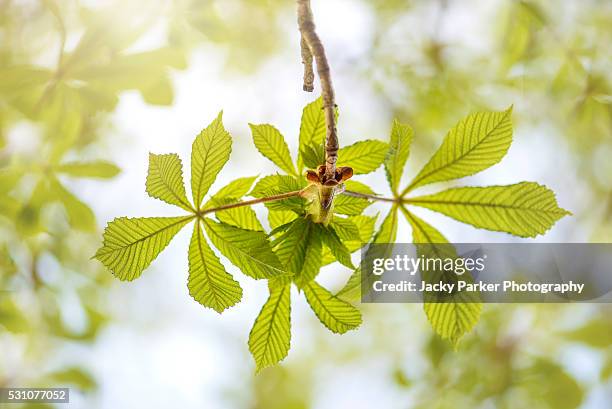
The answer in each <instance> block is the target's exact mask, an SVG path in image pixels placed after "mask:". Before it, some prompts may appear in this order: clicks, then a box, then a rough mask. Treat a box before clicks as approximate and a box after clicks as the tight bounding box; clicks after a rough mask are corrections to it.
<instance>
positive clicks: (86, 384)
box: [44, 366, 98, 392]
mask: <svg viewBox="0 0 612 409" xmlns="http://www.w3.org/2000/svg"><path fill="white" fill-rule="evenodd" d="M44 378H45V379H46V380H47V381H48V382H49V383H50V384H51V385H54V387H59V386H74V387H76V388H78V389H79V390H80V391H83V392H92V391H94V390H96V388H97V387H98V385H97V383H96V379H95V378H94V377H93V376H92V375H91V374H89V373H88V372H86V371H85V370H84V369H82V368H79V367H76V366H69V367H67V368H63V369H61V370H59V371H55V372H51V373H49V374H46V375H45V377H44Z"/></svg>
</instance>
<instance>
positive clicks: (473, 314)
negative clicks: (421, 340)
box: [400, 207, 482, 346]
mask: <svg viewBox="0 0 612 409" xmlns="http://www.w3.org/2000/svg"><path fill="white" fill-rule="evenodd" d="M400 209H401V210H402V212H403V213H404V216H406V220H407V221H408V223H410V226H411V227H412V241H413V242H414V243H415V244H432V243H433V244H446V243H448V240H446V238H445V237H444V236H443V235H442V233H440V232H439V231H438V230H437V229H435V228H434V227H433V226H431V225H430V224H428V223H426V222H425V221H423V220H422V219H420V218H419V217H417V216H415V215H414V214H412V213H410V212H408V211H407V210H406V209H404V208H403V207H402V208H400ZM428 248H430V249H431V247H429V246H428ZM433 248H434V249H435V247H433ZM444 248H447V246H444ZM452 299H453V301H452V302H451V301H447V302H441V303H437V302H425V303H424V305H423V309H424V310H425V314H426V315H427V319H428V320H429V322H430V324H431V326H432V328H433V329H434V331H436V333H437V334H438V335H440V337H442V338H443V339H448V340H449V341H450V342H451V343H452V344H453V345H454V346H456V345H457V343H458V342H459V340H460V339H461V337H463V335H465V334H466V333H468V332H470V331H471V330H472V329H473V328H474V326H475V325H476V323H477V322H478V320H479V319H480V314H481V313H482V303H480V302H478V298H477V297H475V296H474V294H472V293H467V292H465V291H462V292H458V293H455V294H453V296H452Z"/></svg>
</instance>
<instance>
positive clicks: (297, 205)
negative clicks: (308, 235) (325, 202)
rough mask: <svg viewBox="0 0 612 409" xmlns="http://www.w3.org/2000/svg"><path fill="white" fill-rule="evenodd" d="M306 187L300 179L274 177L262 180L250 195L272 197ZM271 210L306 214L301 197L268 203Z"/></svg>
mask: <svg viewBox="0 0 612 409" xmlns="http://www.w3.org/2000/svg"><path fill="white" fill-rule="evenodd" d="M302 187H304V184H303V183H300V181H299V180H298V179H296V178H295V177H293V176H288V175H272V176H266V177H264V178H262V179H260V180H259V181H258V182H257V184H256V185H255V187H254V188H253V190H252V191H251V193H250V195H251V196H253V197H256V198H261V197H265V196H272V195H277V194H281V193H288V192H295V191H297V190H300V189H302ZM266 207H267V208H268V209H269V210H292V211H294V212H296V213H298V214H302V213H303V212H304V200H303V199H302V198H300V197H291V198H289V199H285V200H278V201H274V202H269V203H266Z"/></svg>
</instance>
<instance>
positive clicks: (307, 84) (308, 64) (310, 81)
mask: <svg viewBox="0 0 612 409" xmlns="http://www.w3.org/2000/svg"><path fill="white" fill-rule="evenodd" d="M300 48H301V49H302V64H304V86H303V89H304V91H306V92H312V91H314V71H313V69H312V53H311V52H310V47H308V43H307V42H306V40H305V39H304V36H302V39H301V40H300Z"/></svg>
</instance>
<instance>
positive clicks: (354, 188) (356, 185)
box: [344, 180, 376, 195]
mask: <svg viewBox="0 0 612 409" xmlns="http://www.w3.org/2000/svg"><path fill="white" fill-rule="evenodd" d="M344 187H345V188H346V190H349V191H351V192H356V193H364V194H366V195H375V194H376V193H375V192H374V191H373V190H372V188H371V187H370V186H368V185H366V184H364V183H361V182H358V181H356V180H347V181H346V182H344Z"/></svg>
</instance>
